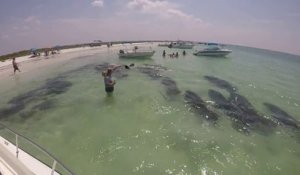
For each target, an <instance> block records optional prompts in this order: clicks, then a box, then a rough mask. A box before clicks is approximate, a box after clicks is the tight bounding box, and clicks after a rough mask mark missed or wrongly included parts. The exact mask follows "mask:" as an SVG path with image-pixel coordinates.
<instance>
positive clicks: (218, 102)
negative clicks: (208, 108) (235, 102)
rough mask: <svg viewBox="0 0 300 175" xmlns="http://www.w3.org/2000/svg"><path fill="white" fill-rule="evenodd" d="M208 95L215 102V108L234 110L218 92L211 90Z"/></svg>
mask: <svg viewBox="0 0 300 175" xmlns="http://www.w3.org/2000/svg"><path fill="white" fill-rule="evenodd" d="M208 95H209V97H210V99H211V100H213V101H214V102H215V106H216V107H217V108H220V109H226V110H234V107H233V106H232V105H231V104H230V102H229V101H228V100H227V99H226V98H225V97H224V96H223V95H222V94H221V93H220V92H218V91H215V90H212V89H210V90H209V91H208Z"/></svg>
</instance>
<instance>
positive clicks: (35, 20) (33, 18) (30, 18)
mask: <svg viewBox="0 0 300 175" xmlns="http://www.w3.org/2000/svg"><path fill="white" fill-rule="evenodd" d="M24 22H25V23H31V24H34V23H35V24H40V23H41V21H40V20H39V18H38V17H36V16H28V17H27V18H25V19H24Z"/></svg>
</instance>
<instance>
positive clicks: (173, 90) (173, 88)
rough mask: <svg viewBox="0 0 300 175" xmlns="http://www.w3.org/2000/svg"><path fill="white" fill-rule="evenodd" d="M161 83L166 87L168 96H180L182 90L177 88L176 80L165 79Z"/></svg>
mask: <svg viewBox="0 0 300 175" xmlns="http://www.w3.org/2000/svg"><path fill="white" fill-rule="evenodd" d="M161 83H162V84H163V85H164V86H165V87H166V92H167V95H169V96H172V95H178V94H180V90H179V89H178V87H177V84H176V82H175V81H174V80H172V79H171V78H169V77H164V78H163V79H162V81H161Z"/></svg>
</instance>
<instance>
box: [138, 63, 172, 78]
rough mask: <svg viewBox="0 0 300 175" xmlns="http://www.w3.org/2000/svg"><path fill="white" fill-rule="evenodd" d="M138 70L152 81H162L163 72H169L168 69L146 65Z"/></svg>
mask: <svg viewBox="0 0 300 175" xmlns="http://www.w3.org/2000/svg"><path fill="white" fill-rule="evenodd" d="M137 69H138V70H139V71H140V72H141V73H144V74H146V75H148V76H149V77H151V78H152V79H155V80H156V79H160V78H161V77H162V76H161V71H165V70H168V69H167V68H166V67H163V66H160V65H151V64H144V65H143V66H139V67H137Z"/></svg>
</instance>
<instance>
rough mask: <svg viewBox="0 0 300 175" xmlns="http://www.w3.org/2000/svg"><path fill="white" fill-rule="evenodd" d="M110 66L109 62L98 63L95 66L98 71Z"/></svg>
mask: <svg viewBox="0 0 300 175" xmlns="http://www.w3.org/2000/svg"><path fill="white" fill-rule="evenodd" d="M108 66H109V64H108V63H103V64H98V65H97V66H95V69H96V71H99V72H102V71H105V70H106V69H107V68H108Z"/></svg>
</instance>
